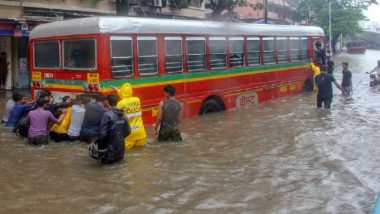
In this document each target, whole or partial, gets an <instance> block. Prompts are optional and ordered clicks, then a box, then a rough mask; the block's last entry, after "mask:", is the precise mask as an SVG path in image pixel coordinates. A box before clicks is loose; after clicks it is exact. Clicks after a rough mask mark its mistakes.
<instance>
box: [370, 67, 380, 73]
mask: <svg viewBox="0 0 380 214" xmlns="http://www.w3.org/2000/svg"><path fill="white" fill-rule="evenodd" d="M373 72H375V73H376V74H377V75H380V66H376V67H375V68H374V69H372V71H371V72H370V73H373Z"/></svg>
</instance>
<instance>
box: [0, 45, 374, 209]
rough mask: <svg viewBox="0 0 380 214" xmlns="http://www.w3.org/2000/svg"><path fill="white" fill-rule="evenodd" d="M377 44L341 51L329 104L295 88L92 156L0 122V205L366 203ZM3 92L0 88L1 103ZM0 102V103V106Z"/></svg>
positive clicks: (370, 193) (369, 204)
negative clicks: (348, 82) (113, 160)
mask: <svg viewBox="0 0 380 214" xmlns="http://www.w3.org/2000/svg"><path fill="white" fill-rule="evenodd" d="M378 58H380V51H371V50H368V51H367V53H366V54H364V55H348V54H341V55H339V56H336V57H335V58H334V60H335V63H336V65H337V69H336V71H335V76H336V78H337V79H338V81H340V80H341V72H340V70H341V66H340V64H341V62H342V61H347V62H349V63H350V65H349V68H350V69H351V71H352V72H353V87H354V94H353V96H352V97H348V98H347V97H342V96H341V95H340V94H339V91H338V90H337V89H336V88H334V100H333V104H332V109H331V110H330V111H327V110H317V109H316V108H315V99H316V97H315V95H313V94H312V93H302V94H299V95H295V96H291V97H286V98H281V99H277V100H273V101H268V102H265V103H262V104H260V105H258V106H256V107H253V108H248V109H238V110H231V111H227V112H223V113H217V114H212V115H207V116H203V117H198V118H193V119H190V120H186V121H184V122H183V123H182V131H183V136H184V141H183V142H182V143H179V144H174V143H163V144H158V143H156V142H155V141H154V139H153V138H152V127H147V130H148V135H149V136H150V137H149V139H148V145H147V146H146V147H145V148H143V149H136V150H132V151H129V152H127V153H126V158H125V159H124V160H123V161H122V162H121V163H119V164H114V165H111V166H101V165H99V164H98V163H97V162H96V161H95V160H93V159H91V158H90V157H89V156H88V150H87V145H86V144H82V143H61V144H57V143H50V144H49V145H47V146H38V147H35V146H29V145H27V144H26V140H25V139H21V138H19V137H17V136H15V135H14V134H12V133H11V132H10V130H9V129H7V128H5V127H3V126H1V127H0V134H1V140H0V169H1V173H0V184H1V185H0V204H1V206H0V213H355V214H357V213H370V212H371V210H372V208H373V205H374V201H375V197H376V194H377V192H378V191H379V190H380V180H379V178H380V165H379V163H380V144H379V142H380V140H379V139H380V132H379V131H378V130H379V129H380V125H379V121H380V86H378V87H374V88H370V87H369V86H368V75H366V74H365V71H368V70H370V69H371V68H372V67H373V66H375V64H376V60H377V59H378ZM9 97H10V93H9V92H8V93H4V92H2V94H1V95H0V103H2V104H3V106H4V104H5V102H6V100H7V99H9ZM0 113H3V109H1V112H0Z"/></svg>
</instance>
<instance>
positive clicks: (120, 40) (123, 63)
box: [110, 36, 133, 78]
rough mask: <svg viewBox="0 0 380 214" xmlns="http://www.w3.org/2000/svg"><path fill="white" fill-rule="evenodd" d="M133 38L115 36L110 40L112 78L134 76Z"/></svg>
mask: <svg viewBox="0 0 380 214" xmlns="http://www.w3.org/2000/svg"><path fill="white" fill-rule="evenodd" d="M132 47H133V46H132V37H129V36H113V37H111V39H110V48H111V50H110V53H111V73H112V77H114V78H118V77H129V76H132V75H133V48H132Z"/></svg>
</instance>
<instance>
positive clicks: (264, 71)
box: [101, 65, 310, 93]
mask: <svg viewBox="0 0 380 214" xmlns="http://www.w3.org/2000/svg"><path fill="white" fill-rule="evenodd" d="M309 67H310V66H309V65H305V66H296V67H292V68H290V69H297V68H298V69H300V68H309ZM283 70H289V68H280V69H278V68H276V69H270V70H262V71H250V72H245V73H238V74H225V75H220V76H210V77H198V78H190V79H180V80H169V81H164V82H156V83H143V84H137V85H132V88H144V87H151V86H159V85H167V84H176V83H189V82H196V81H205V80H212V79H223V78H230V77H238V76H246V75H251V74H262V73H270V72H278V71H283ZM208 72H210V71H208ZM211 72H212V71H211ZM110 91H111V90H110V88H102V89H101V92H103V93H108V92H110Z"/></svg>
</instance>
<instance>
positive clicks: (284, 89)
mask: <svg viewBox="0 0 380 214" xmlns="http://www.w3.org/2000/svg"><path fill="white" fill-rule="evenodd" d="M287 91H288V86H286V85H285V86H281V87H280V92H287Z"/></svg>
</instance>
